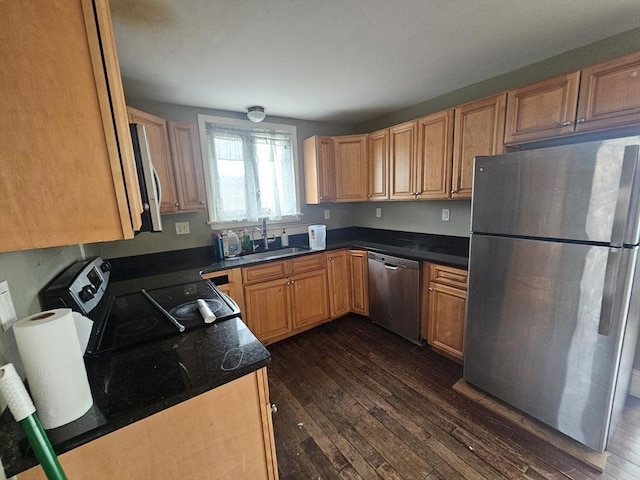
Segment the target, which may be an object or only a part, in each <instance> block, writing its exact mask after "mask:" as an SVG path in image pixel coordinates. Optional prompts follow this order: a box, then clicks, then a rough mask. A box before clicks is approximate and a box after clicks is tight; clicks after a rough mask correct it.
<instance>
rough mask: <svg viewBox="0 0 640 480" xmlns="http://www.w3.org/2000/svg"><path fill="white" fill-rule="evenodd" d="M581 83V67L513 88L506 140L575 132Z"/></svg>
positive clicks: (509, 95) (516, 141)
mask: <svg viewBox="0 0 640 480" xmlns="http://www.w3.org/2000/svg"><path fill="white" fill-rule="evenodd" d="M579 85H580V72H579V71H578V72H572V73H567V74H566V75H560V76H557V77H554V78H549V79H547V80H544V81H542V82H538V83H535V84H533V85H528V86H526V87H522V88H518V89H515V90H511V91H510V92H509V93H508V96H507V113H506V126H505V133H504V143H505V144H517V143H522V142H527V141H532V140H542V139H545V138H552V137H558V136H562V135H568V134H571V133H573V129H574V121H575V118H576V108H577V105H578V87H579Z"/></svg>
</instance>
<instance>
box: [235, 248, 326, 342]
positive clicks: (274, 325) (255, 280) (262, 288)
mask: <svg viewBox="0 0 640 480" xmlns="http://www.w3.org/2000/svg"><path fill="white" fill-rule="evenodd" d="M242 279H243V283H244V301H245V308H246V310H245V317H244V318H245V319H246V322H247V325H248V326H249V329H250V330H251V331H252V332H253V333H254V334H255V335H256V337H258V339H260V341H261V342H263V343H271V342H275V341H277V340H281V339H283V338H285V337H288V336H290V335H293V334H295V333H298V332H300V331H303V330H306V329H308V328H311V327H313V326H315V325H318V324H320V323H322V322H324V321H327V320H329V318H330V313H329V290H328V286H327V270H326V263H325V254H324V253H318V254H312V255H303V256H301V257H296V258H292V259H290V260H280V261H276V262H268V263H264V264H258V265H254V266H250V267H244V268H242Z"/></svg>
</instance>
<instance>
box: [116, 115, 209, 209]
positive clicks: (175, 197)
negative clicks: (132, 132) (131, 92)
mask: <svg viewBox="0 0 640 480" xmlns="http://www.w3.org/2000/svg"><path fill="white" fill-rule="evenodd" d="M127 111H128V112H129V120H130V121H131V122H132V123H139V124H142V125H144V126H145V131H146V134H147V141H148V143H149V150H150V152H151V161H152V163H153V166H154V167H155V169H156V172H157V173H158V177H159V178H160V185H161V187H162V202H161V204H160V213H164V214H167V213H178V212H184V211H187V212H188V211H194V210H203V209H205V208H206V201H205V191H204V169H203V165H202V158H201V155H200V145H199V142H198V128H197V126H196V125H195V124H190V123H182V122H169V121H167V120H165V119H164V118H160V117H157V116H155V115H152V114H150V113H147V112H143V111H141V110H138V109H136V108H133V107H127Z"/></svg>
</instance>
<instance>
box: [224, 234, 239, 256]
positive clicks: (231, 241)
mask: <svg viewBox="0 0 640 480" xmlns="http://www.w3.org/2000/svg"><path fill="white" fill-rule="evenodd" d="M227 248H228V249H229V251H228V253H227V256H229V257H235V256H236V255H240V251H241V248H242V247H241V245H240V239H239V238H238V235H236V234H235V232H234V231H233V230H227Z"/></svg>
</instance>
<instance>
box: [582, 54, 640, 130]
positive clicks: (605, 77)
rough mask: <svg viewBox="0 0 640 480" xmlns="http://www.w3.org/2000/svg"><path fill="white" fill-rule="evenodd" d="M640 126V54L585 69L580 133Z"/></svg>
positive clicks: (583, 73) (583, 71)
mask: <svg viewBox="0 0 640 480" xmlns="http://www.w3.org/2000/svg"><path fill="white" fill-rule="evenodd" d="M638 124H640V52H636V53H632V54H631V55H626V56H624V57H620V58H617V59H615V60H610V61H608V62H603V63H599V64H597V65H593V66H591V67H587V68H583V69H582V79H581V83H580V94H579V100H578V113H577V119H576V132H591V131H594V130H608V129H610V128H614V127H621V126H625V125H638Z"/></svg>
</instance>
